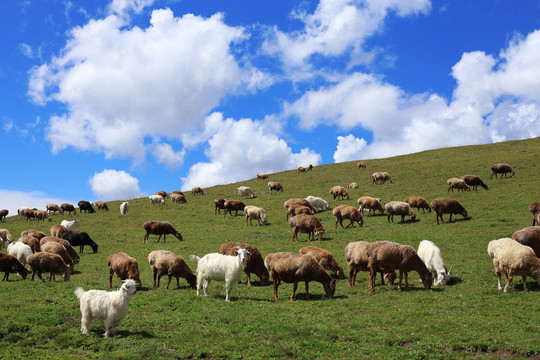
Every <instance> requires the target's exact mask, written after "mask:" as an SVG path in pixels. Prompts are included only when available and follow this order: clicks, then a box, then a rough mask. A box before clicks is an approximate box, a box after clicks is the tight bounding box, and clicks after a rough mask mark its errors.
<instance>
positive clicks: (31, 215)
mask: <svg viewBox="0 0 540 360" xmlns="http://www.w3.org/2000/svg"><path fill="white" fill-rule="evenodd" d="M36 211H37V209H27V210H26V211H25V212H24V215H25V216H26V221H28V220H35V219H36Z"/></svg>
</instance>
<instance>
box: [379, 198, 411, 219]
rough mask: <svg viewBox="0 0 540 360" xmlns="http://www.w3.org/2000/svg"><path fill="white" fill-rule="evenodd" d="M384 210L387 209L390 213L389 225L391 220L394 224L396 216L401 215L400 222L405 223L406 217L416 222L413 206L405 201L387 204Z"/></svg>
mask: <svg viewBox="0 0 540 360" xmlns="http://www.w3.org/2000/svg"><path fill="white" fill-rule="evenodd" d="M384 208H385V209H386V211H388V223H390V219H392V222H394V215H401V221H400V222H404V221H405V216H410V218H411V221H415V220H416V215H415V214H414V211H413V209H412V208H411V205H409V204H408V203H406V202H404V201H390V202H387V203H386V204H385V205H384Z"/></svg>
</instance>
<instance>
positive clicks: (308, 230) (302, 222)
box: [289, 214, 324, 242]
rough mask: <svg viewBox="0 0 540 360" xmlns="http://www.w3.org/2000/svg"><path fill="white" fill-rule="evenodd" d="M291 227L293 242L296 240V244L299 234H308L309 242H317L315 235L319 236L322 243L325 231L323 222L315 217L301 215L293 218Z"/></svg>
mask: <svg viewBox="0 0 540 360" xmlns="http://www.w3.org/2000/svg"><path fill="white" fill-rule="evenodd" d="M289 225H290V226H291V228H292V229H293V236H292V239H291V241H294V239H296V242H298V232H301V233H303V234H308V241H310V239H311V238H313V240H315V234H317V236H318V237H319V241H322V236H323V234H324V229H323V226H322V224H321V222H320V221H319V219H318V218H317V216H315V215H304V214H300V215H296V216H293V217H291V218H290V219H289Z"/></svg>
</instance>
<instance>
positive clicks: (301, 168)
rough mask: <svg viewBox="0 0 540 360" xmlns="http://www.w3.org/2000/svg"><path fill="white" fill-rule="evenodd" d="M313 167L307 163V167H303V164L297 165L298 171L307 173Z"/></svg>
mask: <svg viewBox="0 0 540 360" xmlns="http://www.w3.org/2000/svg"><path fill="white" fill-rule="evenodd" d="M312 169H313V165H311V164H309V166H308V167H307V168H305V167H303V166H299V167H298V172H299V173H301V172H305V173H307V172H308V171H310V170H312Z"/></svg>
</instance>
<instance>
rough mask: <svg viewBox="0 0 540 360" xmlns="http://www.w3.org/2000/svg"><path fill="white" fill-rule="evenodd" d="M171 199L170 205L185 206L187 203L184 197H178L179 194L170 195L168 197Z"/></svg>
mask: <svg viewBox="0 0 540 360" xmlns="http://www.w3.org/2000/svg"><path fill="white" fill-rule="evenodd" d="M170 197H171V203H173V204H175V203H177V204H185V203H187V200H186V198H185V196H184V195H180V194H171V195H170Z"/></svg>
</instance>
